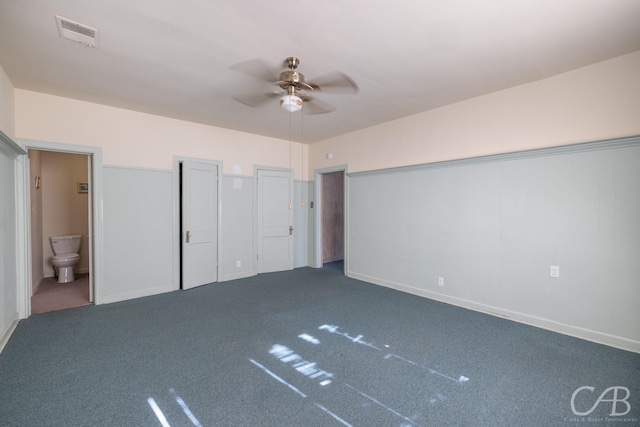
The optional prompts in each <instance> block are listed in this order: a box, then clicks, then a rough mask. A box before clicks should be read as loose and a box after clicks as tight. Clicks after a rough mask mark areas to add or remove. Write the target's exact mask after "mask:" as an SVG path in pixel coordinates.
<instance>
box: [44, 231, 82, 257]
mask: <svg viewBox="0 0 640 427" xmlns="http://www.w3.org/2000/svg"><path fill="white" fill-rule="evenodd" d="M49 240H51V248H52V249H53V253H54V254H56V255H60V254H77V253H78V252H80V244H81V243H82V235H80V234H72V235H70V236H51V237H49Z"/></svg>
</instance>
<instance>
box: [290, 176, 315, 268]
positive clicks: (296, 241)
mask: <svg viewBox="0 0 640 427" xmlns="http://www.w3.org/2000/svg"><path fill="white" fill-rule="evenodd" d="M311 187H312V185H311V183H309V182H307V181H294V183H293V229H294V232H293V268H300V267H307V266H309V265H310V264H309V244H310V241H311V240H312V239H313V236H312V234H311V231H310V227H309V225H310V224H311V222H310V220H309V211H310V209H309V200H310V199H309V197H310V194H311V192H310V188H311ZM303 202H304V206H303V205H302V204H303Z"/></svg>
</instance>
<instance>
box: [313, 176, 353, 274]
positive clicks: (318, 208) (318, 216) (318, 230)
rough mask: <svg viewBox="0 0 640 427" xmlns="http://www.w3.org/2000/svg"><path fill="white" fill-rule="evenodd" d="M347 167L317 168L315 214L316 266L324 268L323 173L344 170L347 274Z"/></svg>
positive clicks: (345, 267)
mask: <svg viewBox="0 0 640 427" xmlns="http://www.w3.org/2000/svg"><path fill="white" fill-rule="evenodd" d="M347 168H348V165H336V166H332V167H328V168H322V169H316V170H315V172H314V173H315V199H316V200H315V207H314V209H315V214H314V221H315V224H316V227H315V239H314V240H315V263H314V264H315V265H314V267H315V268H322V175H324V174H325V173H332V172H344V273H345V274H347V271H349V269H348V262H349V258H348V257H347V254H348V252H347V248H348V239H347V236H348V235H349V233H348V231H349V230H348V229H347V227H348V223H349V222H348V221H347V218H348V217H349V215H348V206H347V200H348V197H347V196H348V194H347V191H348V189H349V186H348V185H347V180H348V176H347Z"/></svg>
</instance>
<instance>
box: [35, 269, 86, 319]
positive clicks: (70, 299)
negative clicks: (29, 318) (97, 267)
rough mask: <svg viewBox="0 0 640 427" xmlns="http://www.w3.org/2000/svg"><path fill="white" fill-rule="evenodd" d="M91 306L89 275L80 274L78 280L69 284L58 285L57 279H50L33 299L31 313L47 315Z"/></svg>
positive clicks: (77, 276) (44, 281) (47, 279)
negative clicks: (66, 309)
mask: <svg viewBox="0 0 640 427" xmlns="http://www.w3.org/2000/svg"><path fill="white" fill-rule="evenodd" d="M89 304H91V303H90V302H89V275H88V274H78V275H76V280H74V281H73V282H69V283H58V280H57V279H56V278H55V277H48V278H45V279H43V280H42V282H41V283H40V286H38V289H37V290H36V293H35V294H34V295H33V296H32V297H31V312H32V313H34V314H35V313H46V312H49V311H56V310H64V309H65V308H72V307H80V306H82V305H89Z"/></svg>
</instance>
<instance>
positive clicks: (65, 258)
mask: <svg viewBox="0 0 640 427" xmlns="http://www.w3.org/2000/svg"><path fill="white" fill-rule="evenodd" d="M74 258H80V254H74V253H67V254H58V255H54V256H53V258H52V259H54V260H60V261H69V260H72V259H74Z"/></svg>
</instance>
